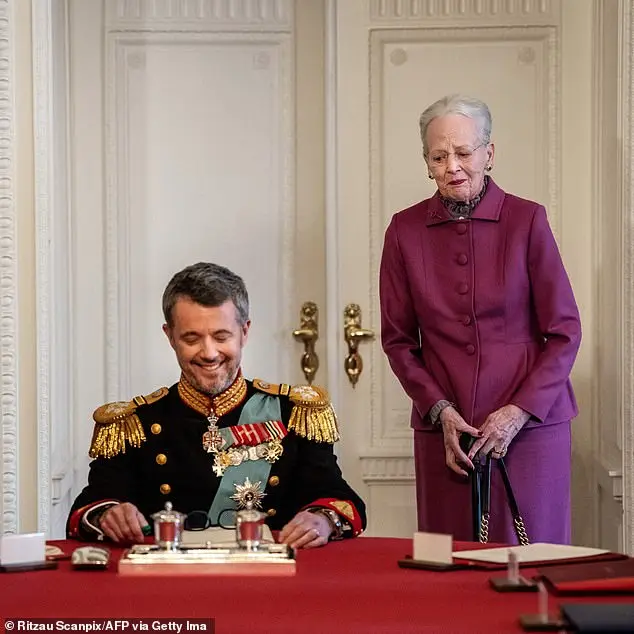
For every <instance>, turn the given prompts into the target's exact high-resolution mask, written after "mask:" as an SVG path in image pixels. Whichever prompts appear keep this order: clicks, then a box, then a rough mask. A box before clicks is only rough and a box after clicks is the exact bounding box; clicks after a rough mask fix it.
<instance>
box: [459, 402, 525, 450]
mask: <svg viewBox="0 0 634 634" xmlns="http://www.w3.org/2000/svg"><path fill="white" fill-rule="evenodd" d="M530 417H531V415H530V414H529V413H528V412H526V411H524V410H523V409H522V408H521V407H518V406H517V405H505V406H504V407H500V409H498V410H496V411H495V412H493V413H491V414H489V415H488V416H487V419H486V420H485V421H484V425H482V427H480V431H481V432H482V437H481V438H479V439H478V440H476V442H474V443H473V447H471V451H470V452H469V458H470V459H471V460H473V457H474V456H475V455H476V454H477V453H478V451H479V452H480V455H481V456H486V455H488V454H489V453H491V456H492V457H493V458H503V457H504V456H505V455H506V452H507V450H508V447H509V445H510V444H511V441H512V440H513V438H515V436H516V435H517V432H519V430H520V429H522V427H524V425H525V424H526V423H527V421H528V419H529V418H530Z"/></svg>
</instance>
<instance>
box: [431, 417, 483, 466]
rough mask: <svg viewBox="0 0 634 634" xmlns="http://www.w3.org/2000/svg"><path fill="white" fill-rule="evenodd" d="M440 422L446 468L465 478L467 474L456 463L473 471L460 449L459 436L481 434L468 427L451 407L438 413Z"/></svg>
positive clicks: (468, 459) (469, 461) (471, 464)
mask: <svg viewBox="0 0 634 634" xmlns="http://www.w3.org/2000/svg"><path fill="white" fill-rule="evenodd" d="M440 422H441V423H442V433H443V436H444V442H445V461H446V463H447V466H448V467H449V468H450V469H451V470H452V471H455V472H456V473H458V474H460V475H463V476H466V475H468V474H467V472H466V471H465V470H464V469H463V468H462V467H461V466H460V465H459V464H458V461H460V462H462V463H463V464H466V465H468V466H469V467H470V468H471V469H473V462H471V460H470V458H469V457H467V454H465V452H464V451H462V449H461V448H460V444H459V440H460V436H461V434H470V435H471V436H476V437H478V436H480V435H481V433H480V431H479V430H477V429H476V428H475V427H471V425H468V424H467V423H466V422H465V420H464V418H462V416H460V414H458V412H457V411H456V408H455V407H452V406H451V405H450V406H449V407H445V409H443V411H442V412H440Z"/></svg>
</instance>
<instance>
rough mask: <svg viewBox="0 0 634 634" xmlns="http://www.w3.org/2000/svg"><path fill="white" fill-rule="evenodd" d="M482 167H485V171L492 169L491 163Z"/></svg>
mask: <svg viewBox="0 0 634 634" xmlns="http://www.w3.org/2000/svg"><path fill="white" fill-rule="evenodd" d="M484 169H485V170H486V171H487V172H490V171H491V170H492V169H493V165H487V166H486V167H485V168H484Z"/></svg>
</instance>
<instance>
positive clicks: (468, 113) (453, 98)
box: [418, 95, 492, 156]
mask: <svg viewBox="0 0 634 634" xmlns="http://www.w3.org/2000/svg"><path fill="white" fill-rule="evenodd" d="M448 114H461V115H463V116H465V117H469V119H473V120H474V121H475V122H476V125H477V126H478V134H479V136H480V142H481V143H490V142H491V124H492V121H491V112H490V111H489V106H487V105H486V104H485V103H484V101H480V99H475V98H474V97H467V96H466V95H447V96H446V97H443V98H442V99H439V100H438V101H435V102H434V103H433V104H432V105H431V106H429V107H428V108H426V109H425V111H424V112H423V114H422V115H421V116H420V119H419V122H418V124H419V126H420V138H421V140H422V141H423V152H424V154H425V156H427V150H428V148H427V128H428V127H429V124H430V123H431V122H432V121H433V120H434V119H435V118H436V117H443V116H445V115H448Z"/></svg>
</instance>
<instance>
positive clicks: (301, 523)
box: [279, 511, 332, 548]
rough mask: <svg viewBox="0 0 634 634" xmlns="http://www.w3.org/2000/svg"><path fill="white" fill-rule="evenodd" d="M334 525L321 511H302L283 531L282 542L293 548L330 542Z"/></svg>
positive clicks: (312, 546) (322, 544)
mask: <svg viewBox="0 0 634 634" xmlns="http://www.w3.org/2000/svg"><path fill="white" fill-rule="evenodd" d="M331 533H332V526H331V525H330V522H329V521H328V518H327V517H325V516H324V515H322V514H321V513H310V512H309V511H300V512H299V513H298V514H297V515H296V516H295V517H294V518H293V519H292V520H291V521H290V522H289V523H288V524H287V525H286V526H285V527H284V528H283V529H282V530H281V531H280V538H279V540H280V542H281V543H282V544H289V545H290V546H291V547H292V548H316V547H317V546H324V545H325V544H327V543H328V539H329V538H330V534H331Z"/></svg>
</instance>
